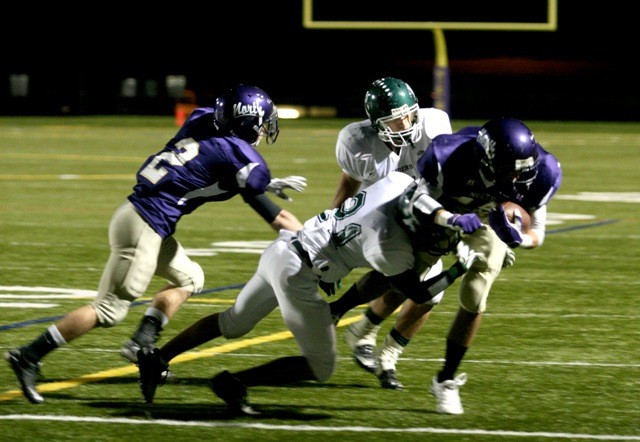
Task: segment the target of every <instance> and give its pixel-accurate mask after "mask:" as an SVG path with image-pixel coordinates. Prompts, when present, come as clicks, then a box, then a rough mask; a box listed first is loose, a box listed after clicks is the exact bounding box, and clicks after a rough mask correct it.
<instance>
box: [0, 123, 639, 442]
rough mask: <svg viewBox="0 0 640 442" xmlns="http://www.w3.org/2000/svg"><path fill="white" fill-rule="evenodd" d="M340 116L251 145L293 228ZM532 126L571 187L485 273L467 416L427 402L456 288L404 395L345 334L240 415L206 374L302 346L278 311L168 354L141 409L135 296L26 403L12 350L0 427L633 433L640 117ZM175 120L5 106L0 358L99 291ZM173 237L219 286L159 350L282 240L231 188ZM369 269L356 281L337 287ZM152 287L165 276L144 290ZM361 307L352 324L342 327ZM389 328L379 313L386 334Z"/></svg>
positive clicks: (76, 435)
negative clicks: (114, 224)
mask: <svg viewBox="0 0 640 442" xmlns="http://www.w3.org/2000/svg"><path fill="white" fill-rule="evenodd" d="M347 122H348V121H347V120H301V121H290V120H285V121H282V122H281V126H282V131H281V134H280V138H279V139H278V142H277V143H276V144H275V145H273V146H267V145H266V144H263V145H261V146H260V148H261V151H262V153H263V155H264V156H265V157H266V159H267V161H268V163H269V164H270V167H271V171H272V174H273V176H285V175H303V176H306V177H307V179H308V187H307V190H306V191H305V192H303V193H300V194H296V193H295V192H294V193H293V194H292V195H291V196H292V197H293V199H294V201H293V202H285V201H283V200H279V199H277V198H276V200H277V202H278V203H281V205H282V206H283V207H285V208H287V209H289V210H291V211H292V212H293V213H295V214H296V215H297V216H298V217H299V218H300V219H301V220H304V219H307V218H309V217H311V216H313V215H315V214H316V213H318V212H319V211H321V210H323V209H325V208H328V207H329V205H330V203H331V200H332V197H333V193H334V191H335V188H336V185H337V182H338V177H339V174H340V170H339V168H338V166H337V164H336V161H335V157H334V146H335V139H336V136H337V133H338V130H339V129H340V128H341V127H342V126H343V125H344V124H346V123H347ZM467 123H479V122H477V121H475V122H466V121H454V129H458V128H460V127H462V126H463V125H464V124H467ZM527 123H528V124H529V126H530V127H531V128H532V130H533V131H534V132H535V133H536V135H537V138H538V140H539V141H540V142H541V144H542V145H543V146H545V147H546V148H547V149H548V150H550V151H552V152H553V153H554V154H556V156H557V157H558V158H559V159H560V161H561V162H562V165H563V170H564V181H563V185H562V187H561V189H560V191H559V192H558V194H557V196H556V197H555V198H554V200H553V201H552V202H551V204H550V205H549V212H550V215H549V218H550V224H549V226H548V236H547V240H546V242H545V244H544V245H543V247H542V248H540V249H537V250H533V251H527V250H522V251H521V250H518V251H517V258H518V261H517V263H516V265H515V266H514V267H511V268H509V269H507V270H505V271H503V272H502V274H501V275H500V277H499V279H498V281H497V282H496V284H495V285H494V288H493V291H492V293H491V296H490V297H489V303H488V312H487V314H486V316H485V320H484V322H483V324H482V327H481V329H480V332H479V334H478V336H477V338H476V340H475V342H474V345H473V346H472V347H471V349H470V350H469V352H468V353H467V358H466V359H465V361H464V362H463V364H462V367H461V370H462V371H465V372H466V373H467V374H468V376H469V381H468V382H467V384H466V385H465V386H464V387H463V388H462V389H461V396H462V400H463V405H464V407H465V414H464V415H461V416H442V415H439V414H437V413H435V411H434V409H435V403H434V399H433V397H432V396H431V395H430V394H429V393H428V386H429V382H430V380H431V377H432V376H433V375H434V373H435V372H436V371H437V370H438V369H439V367H440V365H441V361H442V357H443V355H444V344H445V335H446V332H447V328H448V326H449V323H450V321H451V319H452V318H453V314H454V312H455V310H456V308H457V305H458V302H457V296H456V290H457V284H454V286H453V287H452V288H451V289H450V290H449V291H448V294H447V295H446V296H445V298H444V300H443V302H442V303H441V304H440V305H439V306H438V307H436V309H435V310H434V313H433V315H432V316H431V318H430V319H429V321H428V323H427V324H426V326H425V327H424V328H423V330H422V331H421V332H420V333H419V334H418V335H417V336H416V337H415V338H414V339H413V340H412V342H411V343H410V345H409V346H408V347H407V349H406V351H405V353H404V355H403V359H402V360H401V362H400V364H399V365H398V370H399V376H400V379H401V381H402V382H403V383H404V384H405V387H406V389H405V391H400V392H396V391H390V390H383V389H381V388H380V387H379V383H378V380H377V379H376V378H375V377H374V376H372V375H371V374H369V373H366V372H364V371H362V370H361V369H360V368H358V367H357V366H356V365H355V364H354V363H353V362H352V360H351V357H350V352H349V350H348V348H347V346H346V345H345V344H344V343H343V342H342V339H340V342H339V345H340V348H339V350H340V363H339V366H338V369H337V371H336V373H335V375H334V376H333V377H332V378H331V379H330V380H329V382H327V383H325V384H317V383H305V384H302V385H295V386H289V387H284V388H273V387H255V388H252V389H251V390H250V396H249V398H250V401H251V402H252V404H254V405H255V406H256V408H258V409H260V410H261V411H262V412H263V415H262V416H259V417H256V418H236V419H230V418H229V417H228V416H227V414H226V407H225V406H224V404H223V403H222V402H221V401H220V400H219V399H218V398H217V397H216V396H214V395H213V394H212V393H211V392H210V391H209V389H208V387H207V381H208V379H209V378H210V377H211V376H213V375H214V374H216V373H218V372H219V371H221V370H223V369H229V370H232V371H233V370H238V369H242V368H246V367H249V366H252V365H255V364H258V363H263V362H266V361H268V360H270V359H272V358H274V357H279V356H285V355H296V354H298V348H297V346H296V344H295V342H294V340H293V339H292V338H291V336H290V335H289V334H288V333H285V332H286V331H287V330H286V328H285V327H284V325H283V322H282V319H281V318H280V316H279V313H278V312H277V311H276V312H274V313H273V314H272V315H271V316H269V317H268V318H267V319H266V320H265V321H263V322H262V323H261V324H259V326H258V327H256V329H255V330H254V331H252V332H251V333H250V334H249V335H247V336H246V337H245V338H243V339H238V340H233V341H224V340H218V341H213V342H211V343H209V344H207V345H203V346H202V347H199V348H197V349H195V350H194V351H192V352H189V353H186V354H185V355H183V356H181V357H180V358H179V359H176V360H174V362H173V363H172V365H171V369H172V371H173V372H174V373H175V375H176V378H175V379H174V380H173V381H171V382H170V383H168V384H166V385H164V386H162V387H160V388H159V389H158V392H157V394H156V400H155V402H154V404H152V405H146V404H144V402H143V401H142V398H141V395H140V392H139V389H138V385H137V369H136V368H135V367H134V366H132V365H131V364H127V363H125V362H124V360H122V359H121V358H120V356H119V354H118V350H119V348H120V345H121V344H122V343H123V342H124V341H125V340H126V339H127V338H128V337H129V336H130V335H131V333H132V332H133V330H134V328H135V327H136V326H137V323H138V321H139V320H140V318H141V316H142V313H143V312H144V309H145V306H144V303H141V304H139V305H135V306H134V307H132V309H131V311H130V313H129V316H128V317H127V319H126V320H125V321H124V322H123V323H121V324H120V325H118V326H117V327H115V328H111V329H97V330H94V331H93V332H92V333H90V334H88V335H85V336H83V337H82V338H80V339H78V340H76V341H74V342H73V343H72V344H71V345H69V346H66V347H64V348H63V349H61V350H59V351H56V352H53V353H51V354H50V355H49V356H48V357H47V358H46V359H45V364H44V366H43V375H44V379H43V381H42V382H41V383H40V384H39V389H40V391H41V392H42V393H43V395H44V397H45V403H44V404H41V405H31V404H29V403H28V402H27V401H26V399H24V398H23V397H22V396H21V395H20V393H19V391H18V390H17V381H16V379H15V377H14V375H13V373H12V371H11V370H10V368H9V367H8V366H7V364H6V363H4V362H2V364H1V365H0V438H1V439H2V440H7V441H14V440H15V441H27V440H34V441H35V440H38V441H42V440H75V441H79V440H82V441H84V440H86V441H116V440H127V439H128V440H160V439H161V438H162V440H170V441H179V440H196V439H197V440H207V439H208V440H224V441H229V440H256V441H263V440H274V441H275V440H284V439H287V440H302V439H304V440H305V441H315V440H318V441H320V440H322V441H326V440H367V441H371V440H388V439H390V438H401V439H402V440H418V439H420V440H437V441H465V440H469V441H471V440H473V441H480V440H481V441H495V440H498V441H516V440H518V441H521V440H526V441H543V440H544V441H547V440H560V439H562V440H567V439H569V440H640V352H639V351H638V343H639V337H640V333H639V332H640V325H639V324H640V313H639V312H638V306H639V305H640V304H639V299H640V298H639V293H640V284H639V283H638V276H637V275H638V271H639V267H638V263H639V253H638V250H640V216H639V215H640V210H639V207H640V206H639V204H640V123H626V124H625V123H579V122H527ZM176 130H177V128H176V127H175V125H174V121H173V118H171V117H84V118H36V117H34V118H16V117H14V118H0V154H1V158H2V160H1V162H0V189H1V191H0V211H1V222H0V246H1V249H2V253H1V254H0V274H1V275H2V279H1V280H0V284H2V285H1V286H0V317H1V318H2V319H1V320H0V351H1V352H2V353H4V352H5V351H6V350H7V349H9V348H12V347H14V346H18V345H21V344H24V343H26V342H28V341H30V340H31V339H33V338H35V337H36V336H37V335H38V334H39V333H40V332H42V331H43V330H44V329H45V328H46V327H47V326H48V325H49V324H50V323H52V322H54V321H55V320H56V319H57V318H59V317H60V316H62V315H64V314H65V313H67V312H69V311H70V310H72V309H74V308H76V307H78V306H80V305H83V304H85V303H87V302H88V300H89V299H90V297H91V296H92V294H93V292H94V291H95V289H96V287H97V285H98V280H99V278H100V274H101V272H102V267H103V265H104V264H105V262H106V259H107V255H108V244H107V226H108V223H109V219H110V217H111V214H112V212H113V210H114V209H115V208H116V207H117V206H118V205H119V204H120V202H121V201H122V200H123V199H124V198H125V197H126V195H128V193H129V192H130V190H131V188H132V186H133V184H134V175H135V172H136V170H137V169H138V167H139V165H140V164H141V163H142V162H143V161H144V159H146V157H147V156H148V155H150V154H152V153H155V152H156V151H158V150H159V149H160V148H161V147H162V146H163V145H164V143H165V142H166V141H167V140H168V139H169V138H170V137H171V136H172V135H173V134H174V133H175V131H176ZM176 237H177V238H178V240H179V241H181V243H182V244H183V246H184V247H185V248H187V249H189V252H190V254H191V255H192V256H193V257H194V258H195V259H196V260H197V261H198V262H199V263H200V264H201V265H202V267H203V268H204V270H205V275H206V283H205V288H206V289H207V291H208V292H207V294H201V295H197V296H194V297H192V299H191V300H190V301H189V302H188V303H186V304H185V305H184V306H183V307H182V309H181V310H180V312H178V314H177V315H176V316H175V317H174V319H173V320H172V321H171V322H170V324H169V325H168V326H167V327H166V329H165V331H164V332H163V334H162V337H161V343H164V342H166V341H167V340H168V339H169V338H171V337H173V336H174V335H176V334H177V333H178V332H179V331H181V330H182V329H184V328H185V327H186V326H188V325H190V324H191V323H193V322H194V321H195V320H197V319H199V318H200V317H202V316H204V315H207V314H210V313H212V312H215V311H219V310H222V309H225V308H227V306H229V305H230V304H231V303H232V302H233V299H234V297H235V296H236V295H237V293H238V291H239V289H238V287H239V286H241V285H242V284H243V283H245V282H246V281H247V280H248V279H249V277H250V276H251V275H252V274H253V272H254V270H255V267H256V265H257V262H258V259H259V254H258V253H259V251H260V250H261V248H262V247H264V244H265V243H267V242H269V241H271V240H272V239H274V238H275V233H274V232H273V231H271V229H270V228H269V227H268V226H267V225H266V224H265V223H264V221H262V219H261V218H259V217H258V216H257V215H256V214H255V213H253V211H252V210H251V209H250V208H249V207H248V206H247V205H246V204H244V203H243V202H242V199H241V198H239V197H238V198H235V199H233V200H231V201H228V202H224V203H217V204H208V205H205V206H202V207H201V208H200V209H199V210H198V211H196V212H195V213H193V214H192V215H189V216H187V217H185V218H184V219H183V220H182V222H181V223H180V225H179V226H178V231H177V233H176ZM228 242H234V243H230V244H229V243H228ZM221 243H222V244H221ZM363 272H364V270H360V269H359V270H357V271H354V272H353V273H352V274H351V275H350V276H349V277H348V278H346V279H345V280H344V281H343V283H344V285H343V290H344V289H346V288H347V287H349V286H350V285H351V284H352V283H353V282H354V281H355V280H356V279H357V278H358V276H360V275H361V274H362V273H363ZM161 284H162V281H160V280H155V281H154V282H153V283H152V285H151V287H150V288H149V295H151V294H152V293H153V292H154V291H155V290H156V289H157V288H159V287H160V285H161ZM149 299H150V296H149V297H146V298H145V299H144V301H148V300H149ZM363 311H364V310H363V308H362V307H360V308H357V309H355V310H353V311H352V312H350V314H348V315H346V316H345V318H344V320H343V321H342V322H341V323H340V325H339V326H340V328H339V329H338V333H339V335H340V336H341V335H342V333H343V332H344V328H342V327H344V326H345V324H347V323H349V322H350V321H354V320H355V319H357V318H358V317H359V316H360V315H361V314H362V312H363ZM390 319H393V318H390ZM391 326H392V321H391V320H388V321H386V322H385V324H384V326H383V332H381V335H380V336H381V337H382V336H384V335H385V334H386V332H387V331H388V330H389V328H390V327H391ZM256 338H260V339H256Z"/></svg>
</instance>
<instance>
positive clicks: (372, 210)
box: [138, 172, 485, 415]
mask: <svg viewBox="0 0 640 442" xmlns="http://www.w3.org/2000/svg"><path fill="white" fill-rule="evenodd" d="M416 188H417V183H416V182H415V181H414V180H413V179H412V178H411V177H409V176H408V175H406V174H403V173H399V172H391V173H390V174H389V175H388V176H387V177H385V178H384V179H382V180H380V181H378V182H377V183H375V184H373V185H372V186H370V187H368V188H367V189H365V190H363V191H361V192H360V193H358V194H356V195H355V196H354V197H353V198H349V199H347V200H346V201H345V202H344V203H343V204H342V205H341V206H340V208H337V209H330V210H326V211H324V212H322V213H320V214H319V215H317V216H315V217H313V218H311V219H309V220H307V221H306V222H305V224H304V228H303V229H302V230H300V231H298V232H290V231H286V230H282V231H281V232H280V236H279V238H278V239H277V240H275V241H274V242H272V243H271V244H270V245H269V246H268V247H267V248H266V249H265V251H264V252H263V253H262V256H261V257H260V261H259V264H258V269H257V271H256V273H255V274H254V275H253V276H252V278H251V279H250V280H249V282H247V284H246V285H245V286H244V287H243V288H242V290H241V291H240V293H239V294H238V296H237V298H236V300H235V302H234V304H233V306H232V307H230V308H229V309H227V310H225V311H223V312H220V313H214V314H212V315H209V316H207V317H205V318H202V319H200V320H199V321H197V322H196V323H194V324H193V325H192V326H190V327H189V328H187V329H185V330H184V331H183V332H181V333H180V334H179V335H178V336H176V337H175V338H173V339H172V340H171V341H169V342H168V343H167V344H165V345H164V346H163V347H162V348H161V349H156V350H153V351H149V349H148V348H146V347H145V348H143V349H142V350H141V351H140V353H139V355H138V359H139V363H138V367H139V370H140V387H141V390H142V394H143V396H144V398H145V400H146V401H147V402H152V401H153V398H154V395H155V391H156V387H157V386H158V385H159V384H160V383H161V382H162V380H163V373H165V372H166V371H167V369H168V362H169V361H171V359H173V358H174V357H175V356H177V355H178V354H180V353H183V352H185V351H187V350H189V349H191V348H194V347H196V346H198V345H200V344H203V343H205V342H208V341H209V340H211V339H214V338H217V337H220V336H223V337H225V338H227V339H232V338H239V337H241V336H243V335H245V334H247V333H249V332H250V331H251V330H252V329H253V328H254V327H255V325H256V324H258V322H259V321H260V320H262V319H263V318H265V317H266V316H267V315H268V314H269V313H271V312H272V311H273V310H274V309H275V308H276V307H280V312H281V315H282V318H283V319H284V322H285V324H286V325H287V327H288V328H289V330H291V332H292V333H293V335H294V337H295V339H296V342H297V344H298V346H299V348H300V352H301V356H288V357H282V358H278V359H275V360H272V361H270V362H267V363H266V364H263V365H260V366H257V367H253V368H249V369H246V370H242V371H240V372H237V373H233V374H231V373H229V372H228V371H223V372H221V373H219V374H218V375H216V376H214V377H213V378H212V379H211V388H212V390H213V392H214V393H215V394H216V395H217V396H218V397H220V398H221V399H222V400H224V401H225V402H226V403H227V405H228V407H229V410H230V411H231V412H232V413H234V414H245V415H251V414H256V411H255V410H253V408H252V407H251V406H250V405H249V404H248V403H247V387H251V386H257V385H271V386H276V385H285V384H291V383H295V382H300V381H307V380H311V381H319V382H324V381H326V380H328V379H329V378H330V377H331V375H332V374H333V371H334V370H335V367H336V361H337V348H336V347H337V346H336V328H335V326H334V322H333V318H332V316H331V312H330V308H329V305H328V304H327V302H326V301H325V300H324V298H323V297H322V296H321V295H320V293H319V292H318V285H319V283H320V282H324V283H335V282H336V281H338V280H339V279H341V278H344V277H345V276H346V275H348V274H349V273H350V272H351V271H352V270H353V269H355V268H361V267H365V268H372V269H375V270H376V271H378V272H380V273H381V274H383V275H385V276H386V277H388V278H389V281H390V282H391V284H393V286H394V288H395V289H396V290H398V291H400V292H401V293H403V295H404V296H406V297H407V298H410V299H412V300H413V301H414V302H416V303H418V304H422V303H427V304H436V303H437V302H439V300H440V298H441V296H438V293H439V292H441V291H442V290H443V289H444V288H445V287H447V286H449V285H450V284H451V283H452V282H453V281H454V280H455V278H457V277H458V276H460V275H461V274H462V273H464V271H465V270H466V269H467V267H468V266H469V264H470V263H471V262H473V259H474V257H475V255H474V253H473V251H472V250H470V249H467V250H466V251H465V252H464V253H462V252H461V253H460V255H459V261H458V262H456V264H454V265H453V266H452V267H451V268H450V269H448V271H447V272H443V273H442V274H440V275H439V276H436V277H434V278H432V279H429V280H427V281H421V279H420V276H419V274H418V272H417V271H416V270H415V269H414V262H415V258H414V253H415V249H414V247H415V245H416V244H419V243H421V241H422V239H423V238H425V236H424V233H425V230H426V229H429V228H430V226H431V225H432V224H433V223H434V222H436V223H439V224H441V225H443V226H445V227H443V228H447V229H452V230H455V231H457V230H458V229H461V230H463V231H464V232H466V233H472V232H474V231H476V229H481V228H485V226H483V224H482V223H481V222H480V219H479V218H478V217H477V216H476V215H475V214H466V215H456V214H452V213H449V212H446V211H444V210H442V208H441V207H438V204H437V203H436V202H435V201H434V200H432V199H431V198H430V197H429V196H427V195H418V194H417V192H416ZM422 207H428V208H429V209H430V212H431V213H428V214H427V213H422V212H421V208H422Z"/></svg>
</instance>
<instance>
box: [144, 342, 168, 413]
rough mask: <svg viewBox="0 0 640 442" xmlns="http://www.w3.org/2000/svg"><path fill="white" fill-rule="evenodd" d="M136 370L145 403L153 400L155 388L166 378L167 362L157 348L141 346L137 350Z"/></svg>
mask: <svg viewBox="0 0 640 442" xmlns="http://www.w3.org/2000/svg"><path fill="white" fill-rule="evenodd" d="M137 359H138V370H139V371H140V379H139V381H138V383H139V384H140V391H141V392H142V396H143V397H144V401H145V402H146V403H147V404H150V403H152V402H153V397H154V396H155V395H156V389H157V388H158V386H159V385H162V384H164V383H165V381H166V380H167V377H168V374H169V370H168V368H169V364H167V363H166V362H165V361H164V360H163V359H162V358H161V357H160V351H159V350H158V349H157V348H152V347H143V348H141V349H140V350H139V351H138V354H137Z"/></svg>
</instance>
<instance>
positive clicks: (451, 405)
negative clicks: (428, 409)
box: [431, 373, 467, 414]
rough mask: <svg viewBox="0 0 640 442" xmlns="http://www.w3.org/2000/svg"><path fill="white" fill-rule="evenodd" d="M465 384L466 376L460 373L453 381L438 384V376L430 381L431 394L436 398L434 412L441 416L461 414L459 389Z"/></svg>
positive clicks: (462, 411) (448, 380) (462, 410)
mask: <svg viewBox="0 0 640 442" xmlns="http://www.w3.org/2000/svg"><path fill="white" fill-rule="evenodd" d="M466 382H467V374H466V373H461V374H460V375H458V376H456V377H455V379H447V380H445V381H442V382H438V376H434V377H433V380H432V381H431V394H432V395H434V396H435V397H436V411H437V412H438V413H442V414H463V413H464V409H463V408H462V402H461V401H460V387H462V386H463V385H464V384H465V383H466Z"/></svg>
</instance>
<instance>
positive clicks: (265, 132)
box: [252, 106, 280, 147]
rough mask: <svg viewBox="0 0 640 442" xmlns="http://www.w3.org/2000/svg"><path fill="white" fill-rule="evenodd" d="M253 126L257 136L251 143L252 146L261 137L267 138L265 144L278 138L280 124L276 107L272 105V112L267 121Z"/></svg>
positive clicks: (271, 142) (256, 144)
mask: <svg viewBox="0 0 640 442" xmlns="http://www.w3.org/2000/svg"><path fill="white" fill-rule="evenodd" d="M253 128H254V130H255V131H256V133H257V134H258V138H257V139H256V141H255V142H253V143H252V145H253V146H254V147H256V146H258V144H260V140H262V138H265V139H266V140H267V144H273V143H275V142H276V140H277V139H278V135H279V134H280V126H278V109H277V108H276V107H275V106H274V107H273V112H272V113H271V116H270V117H269V118H268V119H267V121H264V122H263V123H262V124H260V125H259V126H254V127H253Z"/></svg>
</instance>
